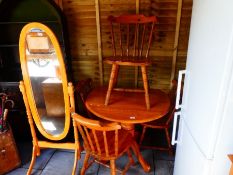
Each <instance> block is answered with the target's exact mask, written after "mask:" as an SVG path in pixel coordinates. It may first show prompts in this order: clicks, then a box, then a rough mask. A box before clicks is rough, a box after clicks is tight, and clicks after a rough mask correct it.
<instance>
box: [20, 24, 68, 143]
mask: <svg viewBox="0 0 233 175" xmlns="http://www.w3.org/2000/svg"><path fill="white" fill-rule="evenodd" d="M19 48H20V62H21V68H22V73H23V80H24V84H25V89H26V95H27V98H28V103H29V107H30V109H31V112H32V116H33V119H34V121H35V123H36V126H37V128H38V129H39V131H40V132H41V133H42V135H44V136H45V137H47V138H48V139H52V140H60V139H63V138H64V137H65V136H66V135H67V133H68V130H69V125H70V111H69V106H70V104H69V96H68V87H67V85H68V83H67V78H66V71H65V66H64V61H63V56H62V52H61V49H60V46H59V43H58V41H57V38H56V37H55V35H54V33H53V32H52V31H51V30H50V29H49V28H48V27H47V26H45V25H43V24H41V23H29V24H27V25H26V26H24V28H23V29H22V31H21V34H20V40H19Z"/></svg>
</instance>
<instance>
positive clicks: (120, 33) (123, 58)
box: [104, 15, 157, 109]
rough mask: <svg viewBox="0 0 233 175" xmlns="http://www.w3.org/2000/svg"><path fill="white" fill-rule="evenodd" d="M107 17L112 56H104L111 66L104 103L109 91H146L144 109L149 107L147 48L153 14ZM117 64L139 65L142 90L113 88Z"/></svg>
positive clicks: (108, 96)
mask: <svg viewBox="0 0 233 175" xmlns="http://www.w3.org/2000/svg"><path fill="white" fill-rule="evenodd" d="M108 20H109V21H110V24H111V39H112V49H113V56H110V57H107V58H105V59H104V62H105V63H108V64H111V65H112V70H111V74H110V79H109V85H108V90H107V94H106V98H105V105H106V106H107V105H108V103H109V100H110V96H111V92H112V90H120V91H129V92H130V91H134V92H144V93H145V101H146V108H147V109H150V100H149V85H148V79H147V71H146V69H147V67H148V66H149V65H151V62H150V60H149V51H150V46H151V43H152V37H153V32H154V25H155V22H156V21H157V19H156V17H155V16H151V17H145V16H144V15H122V16H119V17H113V16H109V17H108ZM119 66H134V67H138V66H139V67H141V72H142V79H143V86H144V89H143V90H142V89H136V88H135V89H126V88H116V83H117V77H118V72H119Z"/></svg>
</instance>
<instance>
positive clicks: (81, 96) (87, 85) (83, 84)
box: [75, 78, 93, 117]
mask: <svg viewBox="0 0 233 175" xmlns="http://www.w3.org/2000/svg"><path fill="white" fill-rule="evenodd" d="M92 89H93V87H92V79H90V78H88V79H85V80H80V81H78V83H77V84H76V85H75V96H76V98H77V99H76V100H77V102H78V103H76V104H77V107H76V108H77V109H78V112H79V114H81V115H84V116H86V117H91V114H90V113H89V111H88V110H87V108H86V106H85V101H86V99H87V96H88V94H89V93H90V91H91V90H92Z"/></svg>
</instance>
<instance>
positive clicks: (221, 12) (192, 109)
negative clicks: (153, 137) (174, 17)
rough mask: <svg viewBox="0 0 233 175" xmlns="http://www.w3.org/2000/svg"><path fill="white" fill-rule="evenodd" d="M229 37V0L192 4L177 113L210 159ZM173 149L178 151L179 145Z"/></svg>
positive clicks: (232, 20)
mask: <svg viewBox="0 0 233 175" xmlns="http://www.w3.org/2000/svg"><path fill="white" fill-rule="evenodd" d="M232 36H233V1H232V0H214V1H213V0H204V1H203V0H196V1H193V12H192V21H191V29H190V38H189V48H188V56H187V65H186V75H185V84H184V93H183V99H182V109H181V111H182V115H183V116H184V119H185V121H186V124H187V125H188V128H189V129H190V132H191V135H192V136H193V138H194V140H196V142H197V145H198V147H199V148H200V150H201V152H203V153H204V155H205V157H207V158H208V159H211V158H212V157H213V150H214V146H215V142H216V140H217V138H216V137H217V132H218V129H219V127H220V124H221V121H222V110H223V107H224V103H225V96H226V89H227V87H228V81H229V79H230V77H231V70H232V62H233V58H232V55H231V54H230V53H231V52H230V51H231V50H232V48H233V42H232V38H233V37H232ZM186 138H188V137H186ZM185 142H186V141H185ZM177 150H178V153H179V150H181V148H179V145H178V148H177ZM187 153H188V152H187ZM187 156H188V155H187ZM192 156H193V154H192Z"/></svg>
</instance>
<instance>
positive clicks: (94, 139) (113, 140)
mask: <svg viewBox="0 0 233 175" xmlns="http://www.w3.org/2000/svg"><path fill="white" fill-rule="evenodd" d="M72 117H73V119H74V121H75V124H76V126H75V127H77V128H78V130H79V133H80V134H81V136H82V138H83V141H84V148H85V150H86V151H88V152H90V153H91V154H92V155H95V156H98V157H117V155H118V130H120V129H121V126H120V125H119V124H117V123H115V122H109V123H102V122H100V121H98V120H92V119H87V118H84V117H82V116H80V115H78V114H76V113H74V114H73V115H72Z"/></svg>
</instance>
